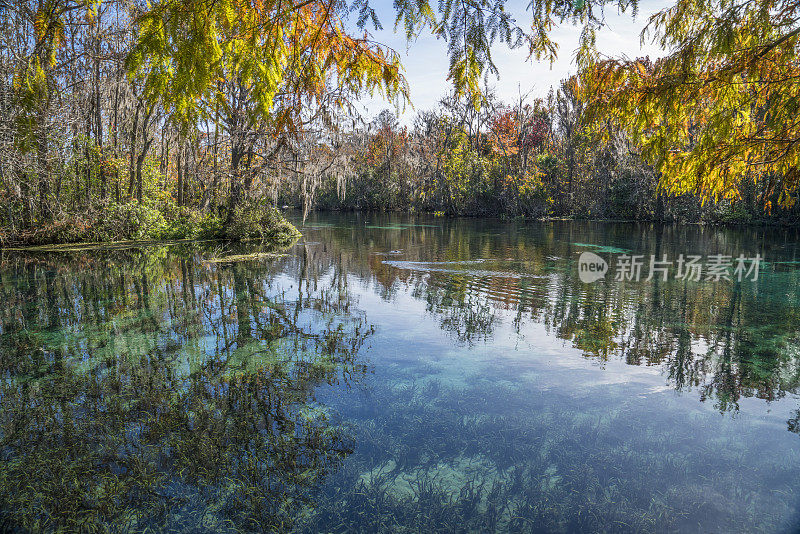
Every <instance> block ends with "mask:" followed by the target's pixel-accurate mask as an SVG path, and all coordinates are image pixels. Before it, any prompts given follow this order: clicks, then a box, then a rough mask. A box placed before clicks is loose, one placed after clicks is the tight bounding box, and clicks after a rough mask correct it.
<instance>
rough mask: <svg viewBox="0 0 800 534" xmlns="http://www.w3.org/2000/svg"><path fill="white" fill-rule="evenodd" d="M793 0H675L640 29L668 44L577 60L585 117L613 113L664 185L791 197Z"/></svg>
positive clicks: (796, 98)
mask: <svg viewBox="0 0 800 534" xmlns="http://www.w3.org/2000/svg"><path fill="white" fill-rule="evenodd" d="M798 20H800V2H797V1H795V0H746V1H744V2H734V1H730V0H713V1H710V2H706V1H701V0H678V2H677V3H676V4H675V5H674V6H673V7H671V8H669V9H665V10H663V11H661V12H659V13H657V14H655V15H653V16H652V17H651V18H650V21H649V24H648V26H647V28H646V29H645V31H644V32H643V34H642V37H643V39H644V38H645V37H647V36H648V35H652V36H653V38H654V39H656V40H657V41H658V42H659V43H660V45H661V46H662V48H664V49H666V50H669V51H670V53H669V55H667V56H666V57H664V58H662V59H658V60H657V61H654V62H653V61H650V60H649V59H648V58H645V59H636V60H624V59H604V60H602V61H598V62H597V63H596V64H594V65H592V66H590V67H587V68H586V69H584V70H583V72H582V76H581V87H580V93H581V96H582V97H583V98H584V99H585V100H587V102H588V106H587V118H588V119H589V120H591V121H595V122H596V123H597V124H600V125H601V126H600V127H601V129H602V122H603V121H604V120H609V119H610V120H612V121H613V122H615V123H617V124H619V125H620V126H621V127H622V128H623V129H625V130H626V131H627V132H628V133H629V134H630V135H631V137H632V139H633V140H634V141H635V142H637V143H639V144H640V145H641V147H642V152H643V155H644V157H645V158H646V159H647V160H648V161H649V162H651V163H652V164H654V165H655V167H656V168H657V170H659V171H660V172H661V181H660V185H661V187H662V188H664V189H665V190H667V191H669V192H671V193H694V194H697V195H700V196H701V197H702V198H704V199H707V200H719V199H739V198H741V196H742V191H743V189H744V188H745V187H746V183H747V182H753V181H761V182H763V185H762V188H761V191H762V193H761V198H760V200H761V203H762V205H763V207H764V208H765V209H766V210H767V211H769V210H770V208H771V207H772V199H776V200H777V202H778V203H779V204H780V205H782V206H784V207H790V206H792V205H793V204H794V202H795V200H796V197H797V192H798V179H800V170H799V169H798V166H799V165H800V121H798V119H797V111H798V109H800V83H798V79H800V78H798V77H799V76H800V23H799V22H798Z"/></svg>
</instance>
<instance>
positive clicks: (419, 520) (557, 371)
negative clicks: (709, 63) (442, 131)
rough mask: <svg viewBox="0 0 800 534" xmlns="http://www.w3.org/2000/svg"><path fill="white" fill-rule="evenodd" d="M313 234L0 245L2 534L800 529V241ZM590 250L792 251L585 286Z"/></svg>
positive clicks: (653, 230)
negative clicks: (584, 258)
mask: <svg viewBox="0 0 800 534" xmlns="http://www.w3.org/2000/svg"><path fill="white" fill-rule="evenodd" d="M298 225H299V226H301V230H302V232H303V234H304V239H303V240H302V241H301V242H300V243H298V244H297V245H296V246H294V247H293V248H291V249H289V250H287V251H285V253H284V254H283V255H273V254H264V253H263V252H264V250H263V249H262V248H261V247H260V246H259V245H255V244H250V245H246V246H232V245H220V244H214V245H208V244H206V245H196V246H188V245H173V246H164V247H147V248H141V249H127V250H115V251H89V252H74V253H53V254H36V255H33V254H28V255H20V254H9V253H6V254H4V255H3V256H2V259H1V261H2V263H0V299H1V300H2V302H3V306H2V307H0V369H2V382H0V447H2V448H1V449H0V453H1V454H2V463H0V509H2V512H0V521H1V522H2V526H3V528H5V529H12V530H13V529H17V530H21V531H22V530H33V531H39V530H57V529H59V528H61V529H63V530H68V531H72V530H77V529H81V528H83V529H86V530H102V529H110V530H112V531H144V530H146V529H151V530H155V531H185V532H198V531H206V532H227V531H231V532H235V531H256V532H258V531H299V532H354V531H356V532H358V531H363V532H376V531H385V532H420V531H425V532H429V531H442V532H454V531H455V532H460V531H478V532H486V531H500V532H553V531H556V532H576V531H584V532H585V531H609V532H650V531H655V532H669V531H698V532H793V531H795V530H796V529H797V528H798V526H800V494H798V492H797V490H796V488H797V487H798V484H797V480H800V436H799V435H798V434H799V433H800V397H798V395H797V392H798V385H799V384H800V366H798V362H800V344H799V343H798V341H799V339H798V338H799V337H800V329H798V326H799V323H800V294H799V293H800V254H798V252H800V251H799V250H798V245H797V243H798V239H797V237H798V236H797V234H796V233H795V232H791V231H784V230H759V229H749V230H721V229H712V228H702V227H694V226H653V225H635V224H601V223H578V222H552V223H527V224H524V223H503V222H499V221H490V220H443V219H439V218H426V217H420V218H408V217H400V216H375V215H363V214H362V215H359V214H349V215H339V216H331V215H315V216H312V217H311V218H310V219H309V220H307V221H306V222H305V223H303V224H301V223H300V222H298ZM585 251H591V252H595V253H597V254H599V255H600V256H602V257H604V258H607V259H609V260H611V259H612V258H613V257H614V256H616V255H618V254H622V253H628V254H642V255H645V256H646V257H649V255H651V254H655V255H656V256H657V257H662V256H663V255H664V254H667V255H668V256H669V257H670V258H677V257H678V255H679V254H681V253H682V254H700V255H709V254H717V253H721V254H727V255H731V256H734V257H736V256H738V255H739V254H744V255H745V256H747V257H752V256H755V255H756V254H760V255H761V256H762V257H763V258H765V259H766V263H765V265H764V266H763V267H762V270H761V272H760V275H759V278H758V280H756V281H753V280H750V279H745V280H743V281H741V282H739V281H737V280H736V279H735V278H734V280H732V281H726V280H722V281H719V282H713V281H705V280H701V281H699V282H694V281H685V280H675V279H674V278H670V279H668V280H667V281H663V280H661V279H660V278H659V277H654V278H653V279H652V280H650V281H645V280H640V281H638V282H635V281H625V282H617V281H614V280H613V272H612V273H610V274H609V275H608V276H607V277H606V279H604V280H600V281H598V282H595V283H592V284H584V283H582V282H581V281H580V280H579V278H578V265H577V260H578V257H579V255H580V254H581V253H582V252H585ZM253 252H262V254H260V255H259V256H257V257H254V258H252V259H250V260H244V261H242V260H243V258H235V259H237V260H239V261H226V260H225V258H231V257H232V256H234V255H242V254H248V253H253ZM220 258H221V259H222V261H220ZM643 278H644V277H643Z"/></svg>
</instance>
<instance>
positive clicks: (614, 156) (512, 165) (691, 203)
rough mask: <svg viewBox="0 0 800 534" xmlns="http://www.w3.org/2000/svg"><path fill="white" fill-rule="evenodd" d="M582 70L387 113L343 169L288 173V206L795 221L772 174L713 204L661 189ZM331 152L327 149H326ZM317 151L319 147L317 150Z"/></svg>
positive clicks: (354, 138) (353, 146)
mask: <svg viewBox="0 0 800 534" xmlns="http://www.w3.org/2000/svg"><path fill="white" fill-rule="evenodd" d="M578 83H579V81H578V78H577V77H574V78H570V79H568V80H565V81H563V82H562V83H561V84H560V86H559V87H558V88H555V89H554V90H551V92H550V94H549V96H548V97H547V98H535V99H533V98H527V97H521V98H520V99H519V100H518V101H517V102H514V103H504V102H501V101H499V100H498V99H497V98H496V97H495V96H494V94H493V93H492V92H491V91H486V92H485V93H484V96H483V98H482V100H481V102H480V105H479V106H478V108H477V109H475V107H473V106H472V105H471V103H469V102H468V101H465V100H463V99H457V98H455V97H453V96H449V97H447V98H444V99H442V100H441V102H440V104H439V106H438V108H437V109H435V110H430V111H423V112H421V113H418V114H417V115H416V117H415V118H414V120H413V122H412V125H411V126H410V127H409V126H402V125H401V124H400V123H399V121H398V119H397V118H396V116H395V115H394V114H393V113H392V112H391V111H390V110H384V111H383V112H381V113H380V114H379V115H378V116H377V117H376V118H375V119H374V120H373V121H371V122H370V123H368V124H365V125H364V126H363V127H361V128H358V129H353V130H351V131H349V132H348V133H346V134H340V145H339V149H340V150H341V153H342V155H340V157H341V159H342V165H340V166H338V167H336V168H331V169H328V170H327V171H326V172H325V173H323V174H322V175H320V176H317V177H316V179H315V180H314V181H313V182H311V183H310V184H309V183H308V182H303V183H297V182H292V181H285V182H283V183H282V184H281V199H280V202H281V203H282V204H286V205H297V206H298V207H300V206H301V202H305V204H303V205H304V206H305V208H306V209H309V206H312V207H314V208H317V209H325V210H376V211H415V212H432V213H441V214H444V215H451V216H483V217H486V216H488V217H503V218H513V217H532V218H541V217H557V218H577V219H618V220H648V221H682V222H708V223H796V222H797V221H798V220H800V211H798V209H797V208H796V207H781V206H779V202H778V198H779V196H780V193H781V191H780V190H775V189H774V188H773V189H769V187H770V181H769V180H768V179H767V178H766V177H765V178H763V179H758V180H755V181H753V180H751V179H749V178H748V179H742V180H741V183H740V184H739V189H740V191H741V193H742V194H741V198H740V199H734V200H719V201H709V200H708V199H704V198H702V197H700V196H698V195H695V194H693V193H683V194H672V193H669V192H666V191H664V190H663V189H662V188H660V187H659V183H660V182H659V180H660V176H659V173H658V172H657V171H656V170H655V169H654V168H653V167H652V166H651V165H648V164H647V163H646V161H645V159H644V158H643V157H642V155H641V148H640V147H639V146H637V144H636V143H634V142H632V141H631V140H630V138H629V137H628V136H627V135H626V134H625V133H624V132H622V131H620V130H619V129H616V128H615V127H614V125H613V124H611V123H610V122H606V123H605V124H604V125H602V128H603V129H604V130H605V131H603V132H602V133H601V132H599V131H598V125H597V124H596V123H590V121H588V120H587V118H586V114H585V106H584V103H583V102H582V101H581V99H580V98H579V96H578V94H576V93H577V90H576V85H577V84H578ZM320 149H321V150H327V147H320ZM310 152H313V151H310Z"/></svg>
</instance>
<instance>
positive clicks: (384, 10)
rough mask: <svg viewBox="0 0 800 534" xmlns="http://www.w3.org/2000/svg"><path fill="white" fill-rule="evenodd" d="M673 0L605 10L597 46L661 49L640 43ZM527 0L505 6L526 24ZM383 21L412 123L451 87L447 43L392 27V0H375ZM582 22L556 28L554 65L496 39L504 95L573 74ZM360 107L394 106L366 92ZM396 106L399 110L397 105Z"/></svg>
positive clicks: (538, 88)
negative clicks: (407, 91) (401, 72)
mask: <svg viewBox="0 0 800 534" xmlns="http://www.w3.org/2000/svg"><path fill="white" fill-rule="evenodd" d="M672 3H674V2H665V1H664V0H640V3H639V12H638V13H637V15H636V17H635V18H634V17H632V14H631V12H630V11H628V12H627V13H625V14H619V13H617V11H616V9H614V8H609V9H608V10H607V11H606V27H604V28H602V29H601V30H600V31H599V32H598V34H597V49H598V51H599V52H600V53H601V54H603V55H606V56H615V57H616V56H627V57H630V58H636V57H643V56H648V55H649V56H650V57H651V58H652V59H654V58H656V57H659V56H661V55H663V52H661V50H660V49H659V48H658V46H655V45H652V44H649V43H645V46H640V37H639V34H640V33H641V31H642V28H644V26H645V24H646V23H647V19H648V18H649V16H650V15H652V14H653V13H656V12H658V11H660V10H661V9H664V8H665V7H667V6H669V5H671V4H672ZM527 4H528V0H509V2H508V4H507V8H506V9H507V10H508V11H509V12H510V13H511V14H512V15H513V16H514V18H515V19H516V20H517V24H518V25H519V26H521V27H523V28H528V27H529V25H530V22H529V21H530V17H531V15H530V12H527V11H526V9H525V7H526V6H527ZM372 6H373V7H374V8H375V10H376V12H377V13H378V16H379V17H380V20H381V23H382V25H383V29H382V30H378V31H372V32H371V33H372V35H373V37H374V38H375V40H376V41H378V42H380V43H383V44H385V45H387V46H389V47H391V48H393V49H394V50H395V51H397V52H398V53H399V54H400V58H401V62H402V63H403V66H404V67H405V76H406V79H407V80H408V84H409V86H410V88H411V103H412V105H413V107H412V106H408V105H407V106H406V109H405V111H403V110H402V109H401V110H400V119H401V122H402V123H404V124H410V123H411V121H412V120H413V117H414V115H415V114H416V113H417V112H418V111H423V110H426V109H432V108H434V107H436V104H437V103H438V102H439V100H440V99H441V98H442V97H443V96H445V95H446V94H447V93H448V91H449V90H450V83H449V82H448V81H447V68H448V60H447V45H446V43H445V42H444V41H441V40H437V39H436V38H434V37H432V36H430V35H423V36H421V37H419V38H418V39H417V40H416V41H414V42H412V43H410V44H409V43H407V42H406V39H405V35H403V34H402V29H400V30H399V32H400V34H399V35H398V34H395V33H394V12H393V10H392V7H391V2H390V1H389V0H379V1H373V2H372ZM579 33H580V28H578V27H575V26H572V25H564V26H559V27H556V28H554V29H553V32H552V36H553V39H554V40H555V41H556V42H557V43H558V45H559V48H558V60H557V61H556V62H555V63H554V64H553V65H552V67H551V66H550V64H549V62H546V61H544V62H536V61H534V60H528V59H527V56H528V53H527V48H525V47H524V46H523V47H520V48H517V49H515V50H509V49H508V47H507V46H505V45H500V44H498V45H496V46H495V47H494V48H493V49H492V56H493V58H494V62H495V64H496V65H497V69H498V71H499V72H500V78H499V79H497V78H495V77H494V76H492V75H490V76H489V85H490V86H491V87H494V89H495V92H496V94H497V95H498V97H499V98H500V100H502V101H505V102H513V101H515V100H517V99H518V98H519V95H520V94H523V95H525V94H528V93H529V94H530V97H533V98H535V97H546V96H547V93H548V92H549V91H550V87H551V86H557V85H558V83H559V82H560V81H561V80H563V79H565V78H567V77H568V76H569V75H571V74H574V73H575V72H576V70H577V67H576V65H575V62H574V51H575V50H576V49H577V46H578V37H579ZM358 104H359V107H360V108H361V109H360V111H361V112H362V113H363V114H364V117H365V118H369V117H373V116H375V115H377V114H378V113H380V112H381V110H383V109H387V108H389V109H392V110H393V111H395V110H394V105H393V104H392V103H391V102H388V101H385V100H383V99H381V98H378V97H376V98H369V97H367V98H363V99H361V100H360V101H359V103H358ZM395 112H396V111H395Z"/></svg>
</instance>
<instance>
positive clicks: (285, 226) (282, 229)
mask: <svg viewBox="0 0 800 534" xmlns="http://www.w3.org/2000/svg"><path fill="white" fill-rule="evenodd" d="M225 237H227V238H228V239H231V240H234V241H240V240H243V239H261V240H264V241H272V242H274V243H276V244H280V245H287V244H290V243H293V242H294V241H296V240H297V238H298V237H300V232H298V231H297V228H295V227H294V225H293V224H292V223H290V222H289V221H287V220H286V219H284V218H283V216H282V215H281V214H280V213H279V212H278V210H277V209H275V208H274V207H272V206H271V205H269V204H267V203H266V202H254V201H250V202H244V203H242V204H241V205H240V206H237V207H236V208H235V209H234V212H233V216H232V221H231V223H230V224H229V225H228V227H227V228H226V229H225Z"/></svg>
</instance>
